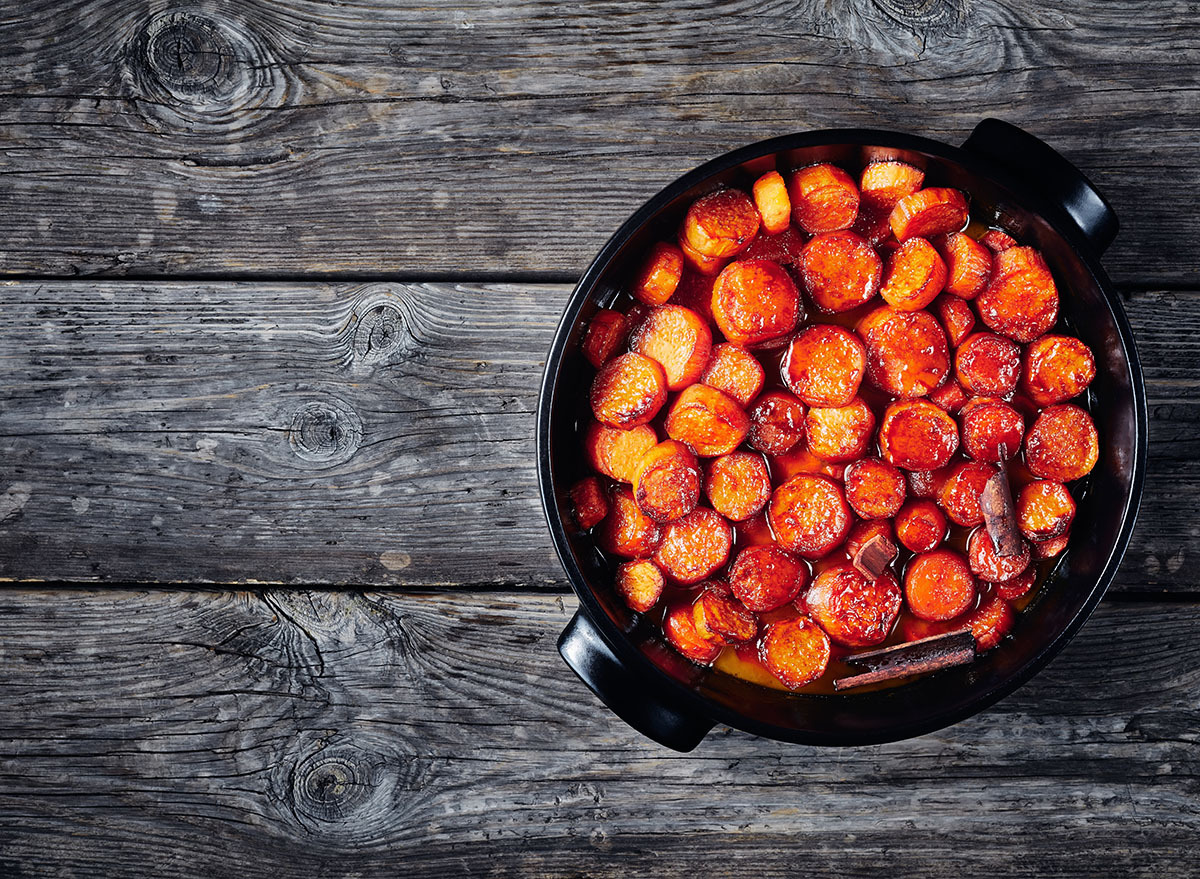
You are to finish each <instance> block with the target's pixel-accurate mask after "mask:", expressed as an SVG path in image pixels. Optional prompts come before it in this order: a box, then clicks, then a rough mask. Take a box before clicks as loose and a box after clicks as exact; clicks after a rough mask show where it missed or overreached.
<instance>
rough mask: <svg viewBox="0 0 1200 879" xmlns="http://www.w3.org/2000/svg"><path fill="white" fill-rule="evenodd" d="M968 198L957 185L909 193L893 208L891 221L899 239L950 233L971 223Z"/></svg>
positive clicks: (894, 232) (904, 239)
mask: <svg viewBox="0 0 1200 879" xmlns="http://www.w3.org/2000/svg"><path fill="white" fill-rule="evenodd" d="M967 218H968V213H967V199H966V196H964V195H963V194H962V193H961V192H959V191H958V190H957V189H949V188H947V187H932V188H930V189H922V190H921V191H920V192H914V193H913V194H912V195H906V196H905V197H904V198H902V199H900V201H898V202H896V206H895V207H894V208H892V214H891V217H890V218H889V222H890V223H891V225H892V234H893V235H895V236H896V240H897V241H907V240H908V239H909V238H914V237H920V238H932V237H933V236H935V235H949V234H950V233H952V232H958V231H960V230H961V229H962V228H963V227H964V226H966V225H967Z"/></svg>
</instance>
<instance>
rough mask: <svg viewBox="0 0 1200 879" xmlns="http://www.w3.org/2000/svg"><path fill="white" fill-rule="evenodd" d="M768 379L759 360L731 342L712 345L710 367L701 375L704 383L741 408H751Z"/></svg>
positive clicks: (705, 368) (709, 359)
mask: <svg viewBox="0 0 1200 879" xmlns="http://www.w3.org/2000/svg"><path fill="white" fill-rule="evenodd" d="M765 380H766V373H765V372H764V371H763V368H762V364H761V363H759V362H758V358H757V357H755V356H754V355H753V354H751V353H750V352H749V351H747V350H746V349H745V348H743V347H742V346H741V345H734V344H733V343H732V342H721V343H720V344H719V345H714V346H713V349H712V354H711V355H710V356H709V358H708V365H707V366H705V367H704V372H703V373H701V375H700V381H701V383H703V384H706V385H708V386H709V387H710V388H716V389H717V390H718V391H723V392H724V393H726V394H728V395H729V396H731V397H733V399H735V400H737V401H738V403H739V404H741V405H742V406H749V405H750V402H751V401H752V400H753V399H754V398H755V397H757V396H758V392H759V391H761V390H762V386H763V382H764V381H765Z"/></svg>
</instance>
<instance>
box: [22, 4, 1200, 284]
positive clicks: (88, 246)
mask: <svg viewBox="0 0 1200 879" xmlns="http://www.w3.org/2000/svg"><path fill="white" fill-rule="evenodd" d="M19 7H20V8H19V9H14V11H13V12H12V14H10V15H8V16H6V17H5V19H4V21H3V22H0V46H3V51H2V54H0V63H2V64H3V70H4V74H5V76H4V80H5V83H6V85H5V89H4V94H3V95H2V96H0V175H2V176H3V180H4V185H3V187H0V240H2V241H3V242H4V247H3V249H2V252H0V272H7V273H20V274H27V275H47V274H49V275H58V276H62V275H73V274H80V273H84V274H93V273H108V274H141V275H169V274H178V273H181V272H187V273H209V274H212V275H220V276H229V275H230V274H231V273H234V274H236V273H240V274H254V275H258V276H280V275H281V274H287V275H293V276H294V275H299V274H301V273H337V272H341V273H346V272H350V273H359V274H371V275H379V274H381V273H402V274H403V275H404V276H405V277H408V278H412V277H428V276H429V274H430V273H445V274H453V275H456V276H459V277H463V276H474V277H482V276H485V275H487V274H489V273H491V274H492V275H493V276H495V274H496V273H523V274H528V273H541V274H542V276H543V277H550V276H553V277H555V278H560V279H561V278H563V277H567V276H574V275H576V274H578V273H579V272H580V271H581V270H582V269H583V267H584V266H585V265H586V264H587V262H588V261H589V260H590V259H591V257H592V256H593V255H594V253H595V252H596V251H597V250H598V249H599V247H600V245H601V244H602V243H603V242H604V241H605V239H606V238H607V237H608V236H609V234H611V233H612V231H614V230H615V229H616V227H617V226H618V225H619V224H620V223H621V222H622V221H623V220H624V219H625V218H626V217H627V216H628V215H629V214H630V213H631V212H632V211H633V210H634V209H635V208H636V207H637V206H638V205H640V204H641V203H642V202H643V201H644V200H645V199H646V198H648V197H649V196H650V195H651V194H653V193H654V192H656V191H658V189H660V188H661V187H662V186H664V185H665V184H666V183H668V182H669V181H671V180H673V179H674V178H675V177H677V176H678V175H679V174H681V173H683V172H684V171H686V170H688V169H690V168H692V167H694V166H696V165H697V164H699V163H701V162H703V161H705V160H707V159H710V158H712V157H714V156H716V155H718V154H720V153H722V152H724V151H725V150H727V149H730V148H732V147H736V146H740V145H743V144H746V143H750V142H752V141H755V140H759V139H762V138H765V137H769V136H774V135H778V134H784V133H789V132H793V131H798V130H807V129H818V128H829V127H874V128H885V129H893V130H901V131H910V132H913V133H916V134H921V135H927V136H931V137H934V138H938V139H941V140H943V141H945V142H949V143H953V144H957V143H961V142H962V141H963V140H964V139H965V137H966V135H967V134H968V133H969V132H970V130H971V128H972V127H973V126H974V125H975V124H976V123H977V122H978V121H979V120H980V119H981V118H984V117H987V116H997V117H1001V118H1004V119H1007V120H1009V121H1011V122H1014V123H1016V124H1018V125H1022V126H1025V127H1027V128H1028V129H1029V130H1030V131H1031V132H1033V133H1034V134H1037V135H1039V136H1041V137H1043V138H1044V139H1045V140H1046V141H1047V142H1049V143H1050V144H1052V145H1053V146H1055V147H1056V148H1058V149H1059V150H1061V151H1062V153H1063V154H1064V155H1066V156H1068V157H1070V158H1071V159H1072V160H1073V161H1074V162H1075V163H1076V164H1077V165H1078V166H1079V167H1080V168H1081V169H1082V170H1083V171H1084V172H1085V173H1087V174H1088V175H1090V176H1091V177H1092V178H1093V180H1094V181H1095V182H1096V184H1097V185H1098V186H1099V187H1100V188H1101V189H1102V190H1103V191H1104V192H1105V193H1106V194H1107V196H1108V197H1109V199H1110V200H1111V201H1112V203H1113V205H1114V206H1115V208H1116V210H1117V212H1118V214H1119V215H1120V217H1121V220H1122V224H1123V226H1122V228H1123V231H1122V233H1121V236H1120V237H1119V238H1118V240H1117V243H1116V245H1115V246H1114V247H1113V249H1112V251H1111V252H1110V254H1109V256H1108V258H1107V263H1108V265H1109V267H1110V269H1111V271H1112V274H1113V275H1114V276H1115V278H1116V279H1117V280H1118V281H1120V282H1122V283H1126V284H1135V285H1139V286H1140V287H1142V288H1145V287H1147V286H1155V285H1159V286H1161V285H1164V284H1174V285H1190V284H1192V283H1193V282H1194V275H1195V267H1196V266H1197V265H1198V264H1200V244H1198V239H1197V237H1196V236H1195V235H1194V234H1189V233H1188V231H1187V230H1188V229H1189V228H1191V227H1192V226H1194V225H1195V224H1194V222H1192V221H1194V219H1195V217H1196V212H1195V210H1194V207H1193V204H1194V199H1193V193H1194V192H1195V191H1196V190H1197V189H1198V188H1200V164H1198V163H1197V162H1196V160H1195V159H1196V156H1195V145H1196V142H1197V127H1196V119H1197V118H1200V89H1198V86H1197V82H1198V81H1200V53H1198V52H1197V45H1198V40H1200V16H1197V14H1196V10H1195V8H1194V4H1191V3H1187V2H1182V0H1178V2H1167V3H1159V4H1153V5H1146V4H1143V3H1135V2H1119V3H1105V4H1085V5H1080V4H1077V3H1066V2H1061V0H1060V2H1052V3H1049V4H1047V3H1043V2H1032V0H1017V2H1012V3H996V2H981V3H970V4H968V3H964V2H959V0H945V2H937V3H903V2H872V3H868V2H862V0H856V2H853V3H842V4H828V3H823V2H814V0H809V2H778V3H763V2H759V0H755V2H745V0H737V2H720V3H695V2H679V0H673V2H664V3H651V4H642V3H604V4H593V5H590V6H584V7H578V6H572V7H566V6H563V5H561V4H558V3H550V2H530V3H521V4H515V3H502V4H494V3H490V2H489V3H484V2H479V0H471V2H466V3H456V4H453V5H449V4H416V3H411V2H403V3H387V4H384V3H375V2H361V3H338V4H333V5H331V4H328V3H324V2H316V0H296V2H291V3H287V4H273V3H265V2H246V3H241V4H236V7H231V6H227V5H213V4H204V5H199V6H189V7H185V8H182V9H169V8H167V7H166V6H165V4H163V3H159V2H141V3H118V2H114V0H92V2H75V3H71V4H69V5H68V6H64V5H63V4H62V3H61V2H48V0H30V2H27V3H22V4H19ZM47 46H53V47H54V48H53V51H47V50H46V47H47ZM1151 254H1152V255H1153V258H1149V255H1151Z"/></svg>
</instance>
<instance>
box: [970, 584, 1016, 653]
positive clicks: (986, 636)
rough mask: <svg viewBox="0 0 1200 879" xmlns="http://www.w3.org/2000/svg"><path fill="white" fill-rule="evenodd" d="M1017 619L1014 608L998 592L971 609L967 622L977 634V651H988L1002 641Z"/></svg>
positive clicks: (972, 632)
mask: <svg viewBox="0 0 1200 879" xmlns="http://www.w3.org/2000/svg"><path fill="white" fill-rule="evenodd" d="M1015 621H1016V617H1015V616H1014V614H1013V610H1012V608H1011V607H1009V605H1008V602H1007V601H1005V600H1004V599H1003V598H1001V597H1000V596H999V595H998V594H997V595H993V596H992V597H991V598H989V599H987V600H986V601H985V602H983V604H981V605H980V606H979V607H977V608H975V610H973V611H971V613H970V614H969V615H968V616H967V618H966V621H965V622H966V624H967V625H968V626H969V627H970V629H971V634H972V635H974V636H975V650H976V652H978V653H986V652H987V651H989V650H991V649H992V648H993V647H995V646H996V645H997V644H999V643H1000V640H1001V639H1002V638H1003V637H1004V636H1005V635H1007V634H1008V633H1009V631H1010V630H1011V629H1012V627H1013V623H1014V622H1015Z"/></svg>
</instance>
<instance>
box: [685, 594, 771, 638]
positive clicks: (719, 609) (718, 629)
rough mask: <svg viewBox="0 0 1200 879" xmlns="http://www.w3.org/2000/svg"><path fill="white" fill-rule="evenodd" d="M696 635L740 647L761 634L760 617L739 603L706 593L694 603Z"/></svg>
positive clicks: (728, 598)
mask: <svg viewBox="0 0 1200 879" xmlns="http://www.w3.org/2000/svg"><path fill="white" fill-rule="evenodd" d="M692 616H693V618H694V622H695V623H696V631H697V632H699V633H700V634H701V635H703V636H705V637H707V638H709V639H711V640H713V641H723V642H725V643H738V642H744V641H749V640H751V639H752V638H753V637H754V636H755V635H757V634H758V617H756V616H755V615H754V614H753V613H751V612H750V611H748V610H747V609H746V608H745V607H743V606H742V604H741V603H740V602H738V601H737V600H735V599H733V598H730V597H729V596H728V595H723V594H721V593H720V592H717V591H714V590H711V589H705V590H703V591H702V592H701V593H700V594H699V595H698V596H697V597H696V600H695V602H693V603H692Z"/></svg>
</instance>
